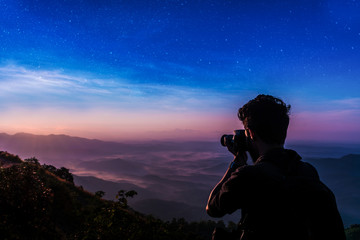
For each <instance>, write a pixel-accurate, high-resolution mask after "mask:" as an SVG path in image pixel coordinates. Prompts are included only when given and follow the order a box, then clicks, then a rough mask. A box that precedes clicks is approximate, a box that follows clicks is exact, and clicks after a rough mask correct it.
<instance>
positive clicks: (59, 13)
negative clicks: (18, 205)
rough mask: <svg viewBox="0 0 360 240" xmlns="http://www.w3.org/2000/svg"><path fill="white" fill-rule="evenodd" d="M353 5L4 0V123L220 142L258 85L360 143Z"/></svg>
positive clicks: (321, 129)
mask: <svg viewBox="0 0 360 240" xmlns="http://www.w3.org/2000/svg"><path fill="white" fill-rule="evenodd" d="M359 13H360V1H358V0H321V1H320V0H302V1H300V0H293V1H280V0H274V1H266V0H252V1H249V0H238V1H230V0H228V1H223V0H217V1H200V0H194V1H175V0H168V1H167V0H161V1H160V0H159V1H155V0H154V1H145V0H132V1H130V0H129V1H120V0H116V1H115V0H107V1H101V0H78V1H71V0H55V1H44V0H37V1H35V0H0V111H1V113H2V116H1V120H0V132H7V133H16V132H30V133H36V134H50V133H56V134H68V135H73V136H82V137H91V138H100V139H106V140H127V139H131V140H139V139H181V140H187V139H207V140H212V139H218V136H221V135H222V133H225V132H231V131H233V129H237V128H241V124H240V122H239V121H238V119H237V117H236V112H237V109H238V108H239V107H241V106H242V105H243V104H244V103H246V102H247V101H248V100H250V99H252V98H254V97H256V95H257V94H260V93H265V94H271V95H274V96H277V97H280V98H282V99H283V100H284V101H285V102H286V103H289V104H291V105H292V111H291V124H290V129H289V135H288V136H289V139H292V140H306V141H307V140H318V141H342V142H357V143H359V142H360V124H359V122H360V79H359V76H360V14H359Z"/></svg>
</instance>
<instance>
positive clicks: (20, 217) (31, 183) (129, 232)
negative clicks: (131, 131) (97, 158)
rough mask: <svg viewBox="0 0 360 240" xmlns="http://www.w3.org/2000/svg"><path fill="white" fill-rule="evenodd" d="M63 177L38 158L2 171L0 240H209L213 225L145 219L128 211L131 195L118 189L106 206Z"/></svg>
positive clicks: (61, 169)
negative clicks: (114, 198) (113, 198)
mask: <svg viewBox="0 0 360 240" xmlns="http://www.w3.org/2000/svg"><path fill="white" fill-rule="evenodd" d="M5 155H6V156H5ZM2 156H4V157H5V158H10V159H17V158H18V157H16V156H13V155H11V154H8V153H6V154H3V155H2ZM20 161H21V160H20ZM58 173H64V174H58ZM67 174H70V172H69V170H68V169H65V168H60V169H57V168H56V167H54V166H51V165H45V164H44V165H40V164H38V161H37V159H36V158H30V159H28V160H27V161H21V162H20V163H17V164H14V165H12V166H10V167H7V168H0V196H1V198H0V212H1V215H0V233H1V238H2V239H71V240H72V239H74V240H90V239H108V240H111V239H128V240H140V239H146V240H152V239H153V240H155V239H156V240H165V239H171V240H180V239H181V240H183V239H185V240H186V239H189V240H190V239H191V240H201V239H210V237H211V232H212V230H213V228H214V226H215V225H217V223H215V222H212V221H209V222H199V223H187V222H186V221H185V220H184V219H178V220H177V219H173V220H172V221H171V222H164V221H161V220H159V219H156V218H154V217H152V216H146V215H143V214H141V213H138V212H136V211H134V210H133V209H131V208H130V207H129V206H128V201H127V198H129V197H134V196H135V195H136V194H137V193H136V192H135V191H133V190H130V191H125V190H120V191H118V194H117V199H118V200H117V201H106V200H103V199H101V197H102V196H103V194H105V193H104V192H103V191H98V192H97V193H96V194H95V195H94V194H90V193H88V192H86V191H84V190H83V189H82V188H80V187H76V186H74V184H73V183H72V181H64V180H61V179H60V178H59V177H63V178H64V179H67V180H71V179H70V178H69V177H68V176H69V175H67ZM220 225H222V226H223V225H224V224H223V222H221V223H220Z"/></svg>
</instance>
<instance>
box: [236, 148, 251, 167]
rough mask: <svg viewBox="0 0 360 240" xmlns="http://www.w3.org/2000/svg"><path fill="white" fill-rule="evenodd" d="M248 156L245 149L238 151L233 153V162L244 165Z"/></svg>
mask: <svg viewBox="0 0 360 240" xmlns="http://www.w3.org/2000/svg"><path fill="white" fill-rule="evenodd" d="M247 159H248V156H247V154H246V152H245V151H241V152H238V153H237V154H236V155H235V158H234V162H236V163H238V164H239V165H240V166H243V165H246V161H247Z"/></svg>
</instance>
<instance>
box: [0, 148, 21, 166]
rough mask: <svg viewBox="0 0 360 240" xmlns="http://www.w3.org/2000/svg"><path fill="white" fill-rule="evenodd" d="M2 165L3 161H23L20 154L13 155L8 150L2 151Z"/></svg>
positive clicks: (0, 153)
mask: <svg viewBox="0 0 360 240" xmlns="http://www.w3.org/2000/svg"><path fill="white" fill-rule="evenodd" d="M0 160H1V161H0V166H1V165H2V164H1V163H2V162H3V161H6V162H8V163H22V160H21V159H20V158H19V156H18V155H13V154H10V153H8V152H4V151H0Z"/></svg>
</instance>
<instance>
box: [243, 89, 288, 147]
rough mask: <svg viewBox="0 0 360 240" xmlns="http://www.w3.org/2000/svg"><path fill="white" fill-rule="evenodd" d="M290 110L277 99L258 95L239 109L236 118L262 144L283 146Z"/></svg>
mask: <svg viewBox="0 0 360 240" xmlns="http://www.w3.org/2000/svg"><path fill="white" fill-rule="evenodd" d="M290 108H291V106H290V105H286V104H285V103H284V102H283V101H282V100H281V99H279V98H275V97H273V96H271V95H264V94H260V95H258V96H257V97H256V98H254V99H252V100H250V101H249V102H248V103H246V104H245V105H244V106H243V107H242V108H240V109H239V112H238V117H239V119H240V120H241V121H242V122H243V124H244V127H245V129H247V128H248V129H251V130H252V131H254V132H255V133H256V134H257V135H258V136H259V137H260V138H261V139H262V140H263V141H264V142H266V143H277V144H284V142H285V138H286V132H287V128H288V126H289V112H290Z"/></svg>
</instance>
